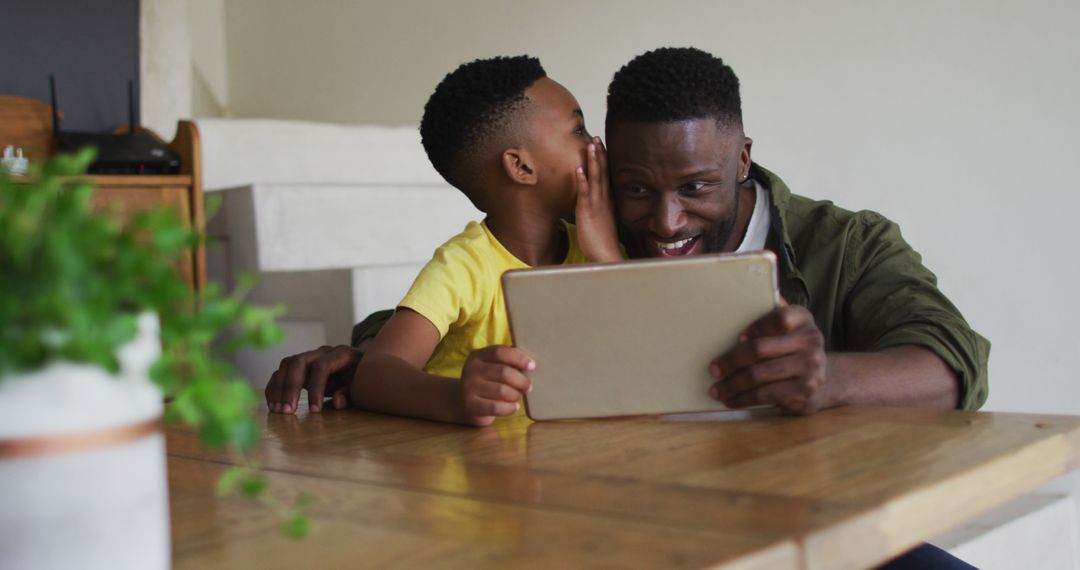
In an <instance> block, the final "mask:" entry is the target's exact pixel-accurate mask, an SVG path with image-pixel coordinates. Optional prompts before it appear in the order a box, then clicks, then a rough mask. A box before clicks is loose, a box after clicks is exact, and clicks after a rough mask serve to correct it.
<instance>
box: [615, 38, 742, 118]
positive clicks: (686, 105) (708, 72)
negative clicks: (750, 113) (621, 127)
mask: <svg viewBox="0 0 1080 570" xmlns="http://www.w3.org/2000/svg"><path fill="white" fill-rule="evenodd" d="M705 117H713V118H715V119H716V120H717V122H719V123H720V124H722V125H724V126H729V127H740V128H741V127H742V102H741V100H740V98H739V78H738V77H735V72H734V71H732V70H731V68H730V67H728V66H727V65H726V64H724V61H723V60H721V59H720V58H718V57H716V56H714V55H712V54H710V53H706V52H704V51H701V50H699V49H696V48H671V47H667V48H659V49H655V50H652V51H649V52H645V53H644V54H641V55H639V56H637V57H635V58H634V59H632V60H630V62H629V63H627V64H626V65H624V66H623V67H622V69H620V70H619V71H618V72H616V73H615V77H614V78H613V79H612V80H611V85H609V86H608V96H607V127H608V128H609V129H610V128H611V126H612V125H614V124H617V123H620V122H623V123H626V122H633V123H637V122H645V123H653V122H668V121H685V120H690V119H701V118H705Z"/></svg>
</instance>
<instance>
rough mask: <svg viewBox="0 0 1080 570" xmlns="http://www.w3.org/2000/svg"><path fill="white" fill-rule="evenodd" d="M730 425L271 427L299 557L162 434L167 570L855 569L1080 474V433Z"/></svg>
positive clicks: (755, 421)
mask: <svg viewBox="0 0 1080 570" xmlns="http://www.w3.org/2000/svg"><path fill="white" fill-rule="evenodd" d="M736 417H737V418H741V419H735V420H727V421H719V420H720V418H723V416H722V415H716V414H711V415H708V416H703V417H692V416H684V417H682V418H675V420H678V421H672V420H666V421H665V420H662V419H651V418H650V419H622V420H603V421H590V422H561V423H530V422H529V421H528V420H527V419H525V418H513V419H509V420H503V421H500V422H496V424H495V425H494V426H493V427H490V428H484V429H475V428H465V427H457V426H452V425H442V424H437V423H430V422H424V421H418V420H409V419H404V418H397V417H391V416H380V415H374V414H366V413H362V412H357V411H353V410H349V411H329V412H324V413H322V414H311V415H301V416H284V415H267V416H266V418H265V427H266V433H265V437H264V441H263V442H262V444H261V446H260V449H259V452H258V456H259V458H260V460H261V461H262V463H263V465H264V466H265V468H266V469H267V470H268V473H269V479H270V481H271V486H272V492H273V493H274V494H275V496H277V497H279V498H280V499H282V500H284V501H291V500H292V499H293V498H295V497H296V496H297V494H298V493H301V492H308V493H313V494H315V495H316V496H317V497H318V503H317V504H316V505H315V507H313V510H312V515H313V523H314V525H313V532H312V535H311V536H310V537H309V538H307V539H306V540H305V541H303V542H299V543H297V542H292V541H290V540H288V539H286V538H284V537H283V536H282V535H281V534H280V533H279V532H278V528H277V527H278V525H279V524H280V523H281V519H280V518H279V517H276V516H275V515H274V514H273V513H272V512H270V511H268V510H267V509H265V508H263V507H261V506H259V505H257V504H254V503H253V502H251V501H246V500H244V499H241V498H238V497H229V498H225V499H216V498H214V495H213V490H214V485H215V483H216V479H217V477H218V476H219V475H220V474H221V473H222V471H223V470H224V469H226V468H227V467H228V466H229V463H230V461H229V459H228V458H226V457H224V456H221V455H218V454H213V453H207V452H203V451H201V450H200V449H199V448H198V447H197V445H196V441H195V438H194V436H193V435H192V434H191V433H190V432H189V431H188V430H186V429H183V428H168V429H167V442H168V443H167V448H168V455H169V458H168V465H169V485H170V492H171V503H172V525H173V526H172V536H173V559H174V564H175V567H176V568H177V569H180V570H182V569H185V568H200V569H201V568H258V569H259V570H270V569H273V568H384V567H455V568H474V567H513V568H568V567H606V568H628V567H635V568H641V567H648V568H676V567H686V568H703V567H723V568H808V569H817V568H822V569H825V568H828V569H842V568H861V567H866V566H870V565H873V564H876V563H879V562H882V561H884V560H886V559H888V558H889V557H891V556H893V555H896V554H899V553H901V552H903V551H905V550H907V549H908V548H910V547H912V546H915V545H917V544H918V543H920V542H921V541H924V540H927V539H929V538H931V537H933V536H935V535H936V534H938V533H940V532H942V531H945V530H948V529H950V528H951V527H954V526H956V525H958V524H960V523H962V522H964V521H966V520H967V519H969V518H971V517H974V516H976V515H978V514H980V513H982V512H984V511H986V510H988V509H990V508H992V507H994V506H997V505H999V504H1001V503H1003V502H1005V501H1007V500H1009V499H1011V498H1014V497H1016V496H1018V495H1020V494H1022V493H1024V492H1026V491H1028V490H1031V489H1032V488H1034V487H1036V486H1038V485H1039V484H1041V483H1043V482H1045V481H1048V480H1050V479H1053V478H1054V477H1057V476H1059V475H1061V474H1063V473H1066V472H1068V471H1070V470H1071V469H1073V468H1075V467H1076V466H1077V464H1078V458H1080V417H1067V416H1035V415H1019V414H999V413H971V412H952V411H930V410H910V409H881V408H844V409H836V410H830V411H827V412H823V413H819V414H817V415H815V416H812V417H809V418H787V417H780V416H775V415H772V416H767V417H754V418H752V419H750V418H748V417H747V414H746V413H740V415H737V416H736ZM705 419H708V420H709V421H703V420H705ZM691 420H692V421H691Z"/></svg>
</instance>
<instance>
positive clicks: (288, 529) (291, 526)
mask: <svg viewBox="0 0 1080 570" xmlns="http://www.w3.org/2000/svg"><path fill="white" fill-rule="evenodd" d="M281 531H282V532H284V533H285V536H287V537H289V538H291V539H293V540H300V539H302V538H304V537H305V536H307V535H308V533H309V532H311V520H310V519H309V518H308V516H307V514H305V513H297V514H295V515H293V516H292V518H290V519H289V520H288V522H286V523H285V524H284V525H283V526H282V527H281Z"/></svg>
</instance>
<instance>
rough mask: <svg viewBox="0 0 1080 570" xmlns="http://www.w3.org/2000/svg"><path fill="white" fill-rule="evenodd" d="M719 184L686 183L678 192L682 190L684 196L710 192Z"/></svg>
mask: <svg viewBox="0 0 1080 570" xmlns="http://www.w3.org/2000/svg"><path fill="white" fill-rule="evenodd" d="M719 184H720V183H719V182H688V183H686V184H683V185H682V188H680V190H682V191H683V193H686V194H698V193H701V192H707V191H709V190H711V189H712V188H713V187H714V186H718V185H719Z"/></svg>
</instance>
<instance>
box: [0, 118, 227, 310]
mask: <svg viewBox="0 0 1080 570" xmlns="http://www.w3.org/2000/svg"><path fill="white" fill-rule="evenodd" d="M8 99H19V98H8ZM3 101H4V100H3V99H2V98H0V103H3ZM0 106H2V105H0ZM46 108H47V107H46ZM19 109H22V107H19ZM0 115H2V114H0ZM18 135H19V133H18V132H16V133H14V134H13V135H10V136H11V137H12V138H11V139H10V140H12V141H13V142H14V143H17V144H24V143H22V142H21V141H22V140H26V139H20V138H18ZM33 144H36V145H37V146H34V147H33V148H39V147H49V148H52V141H47V142H40V141H39V142H36V143H33ZM169 148H171V149H172V150H173V151H174V152H176V153H177V154H179V155H180V161H181V162H180V174H162V175H156V174H149V175H144V174H130V175H124V174H98V175H89V176H86V179H88V180H89V181H90V182H92V183H93V184H94V187H95V189H94V194H93V196H92V197H91V204H92V206H93V207H94V208H95V209H97V210H110V211H113V212H116V213H117V214H118V215H119V216H120V217H121V219H124V218H126V217H128V216H131V215H133V214H135V213H136V212H139V211H142V210H147V209H150V208H155V207H160V206H168V207H171V208H175V209H176V211H177V212H178V213H179V214H180V217H181V219H182V220H183V221H184V222H185V223H186V224H187V225H188V227H191V228H194V229H195V230H196V231H198V232H199V233H200V234H203V233H205V231H206V219H205V213H204V209H203V188H202V165H201V163H200V160H201V157H202V150H201V148H200V146H199V130H198V128H197V127H196V126H195V123H193V122H191V121H179V122H178V123H177V127H176V137H175V138H174V139H173V141H172V142H171V143H169ZM36 160H44V159H43V158H41V157H38V158H37V159H36ZM13 180H14V181H16V182H19V181H23V180H29V179H27V178H26V177H13ZM180 272H181V274H182V275H183V276H184V278H185V279H186V280H187V282H188V284H189V285H191V288H192V289H193V290H194V291H196V292H201V291H202V290H203V289H204V288H205V287H206V249H205V247H204V246H202V245H200V246H198V247H196V248H194V249H193V250H192V251H191V253H190V254H189V255H188V256H187V258H186V259H185V260H184V261H183V262H182V264H181V267H180Z"/></svg>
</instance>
